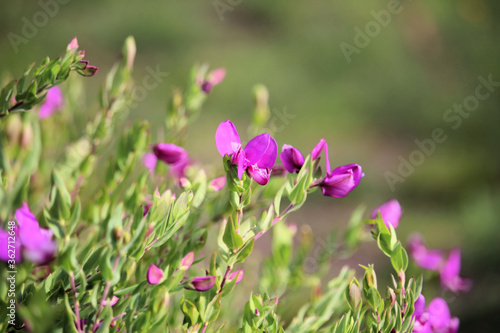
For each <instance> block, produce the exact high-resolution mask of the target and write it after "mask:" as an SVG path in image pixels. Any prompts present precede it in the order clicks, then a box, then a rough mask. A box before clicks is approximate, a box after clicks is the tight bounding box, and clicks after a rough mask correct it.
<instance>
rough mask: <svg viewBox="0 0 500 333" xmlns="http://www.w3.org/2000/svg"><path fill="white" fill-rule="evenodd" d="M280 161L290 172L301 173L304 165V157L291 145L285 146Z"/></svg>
mask: <svg viewBox="0 0 500 333" xmlns="http://www.w3.org/2000/svg"><path fill="white" fill-rule="evenodd" d="M280 159H281V162H282V163H283V166H284V167H285V169H286V171H288V172H299V171H300V168H302V165H304V156H302V154H301V153H300V151H299V150H298V149H297V148H294V147H292V146H290V145H283V148H282V151H281V154H280Z"/></svg>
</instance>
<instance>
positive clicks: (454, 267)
mask: <svg viewBox="0 0 500 333" xmlns="http://www.w3.org/2000/svg"><path fill="white" fill-rule="evenodd" d="M460 257H461V254H460V249H453V250H451V251H450V255H449V256H448V260H446V263H445V264H444V266H443V267H442V268H441V269H440V271H439V273H440V276H441V286H442V287H443V288H446V289H449V290H451V291H453V292H463V291H469V290H470V288H471V287H472V281H471V280H469V279H463V278H461V277H460V276H459V274H460Z"/></svg>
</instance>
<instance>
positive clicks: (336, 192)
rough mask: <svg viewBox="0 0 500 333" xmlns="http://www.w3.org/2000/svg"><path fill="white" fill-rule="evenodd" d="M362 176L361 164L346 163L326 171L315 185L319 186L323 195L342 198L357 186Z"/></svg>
mask: <svg viewBox="0 0 500 333" xmlns="http://www.w3.org/2000/svg"><path fill="white" fill-rule="evenodd" d="M363 176H364V174H363V171H362V170H361V166H359V165H357V164H348V165H344V166H340V167H338V168H336V169H334V170H333V171H331V172H328V173H327V174H326V176H325V178H323V179H322V180H321V181H320V182H319V183H318V184H317V186H319V187H321V190H322V191H323V195H326V196H329V197H334V198H343V197H345V196H346V195H348V194H349V192H351V191H352V190H353V189H355V188H356V186H358V184H359V181H360V180H361V177H363Z"/></svg>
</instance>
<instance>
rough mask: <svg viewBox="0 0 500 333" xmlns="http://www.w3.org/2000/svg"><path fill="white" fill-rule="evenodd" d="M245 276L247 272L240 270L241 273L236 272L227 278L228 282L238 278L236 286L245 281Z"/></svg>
mask: <svg viewBox="0 0 500 333" xmlns="http://www.w3.org/2000/svg"><path fill="white" fill-rule="evenodd" d="M243 275H245V272H244V271H243V270H242V269H240V270H239V271H235V272H233V273H231V274H229V276H228V277H227V280H228V281H232V280H233V279H234V278H236V284H238V283H240V282H241V280H243Z"/></svg>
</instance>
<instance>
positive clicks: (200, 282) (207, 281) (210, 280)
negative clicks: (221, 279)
mask: <svg viewBox="0 0 500 333" xmlns="http://www.w3.org/2000/svg"><path fill="white" fill-rule="evenodd" d="M214 284H215V276H199V277H195V278H194V279H193V280H192V281H191V285H192V286H193V288H194V290H198V291H207V290H210V289H211V288H212V287H213V286H214Z"/></svg>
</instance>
